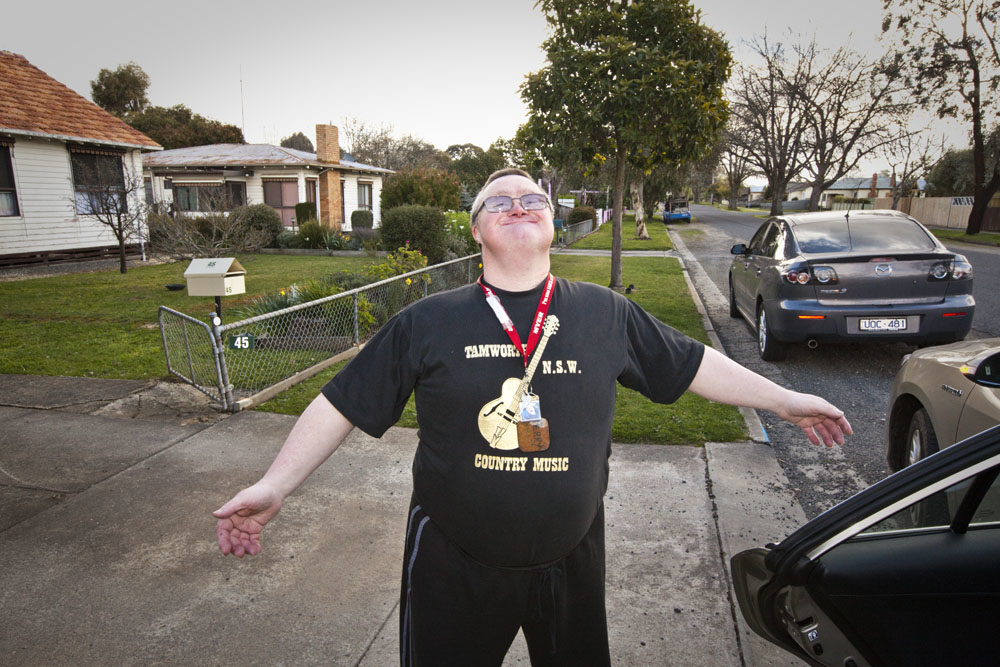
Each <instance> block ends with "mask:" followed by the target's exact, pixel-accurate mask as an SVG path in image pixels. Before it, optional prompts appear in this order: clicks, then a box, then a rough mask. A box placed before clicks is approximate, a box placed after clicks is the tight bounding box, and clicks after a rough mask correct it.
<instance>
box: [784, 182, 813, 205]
mask: <svg viewBox="0 0 1000 667" xmlns="http://www.w3.org/2000/svg"><path fill="white" fill-rule="evenodd" d="M811 196H812V185H811V184H810V183H789V184H788V187H786V188H785V201H809V197H811Z"/></svg>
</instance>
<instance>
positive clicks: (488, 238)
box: [472, 175, 555, 253]
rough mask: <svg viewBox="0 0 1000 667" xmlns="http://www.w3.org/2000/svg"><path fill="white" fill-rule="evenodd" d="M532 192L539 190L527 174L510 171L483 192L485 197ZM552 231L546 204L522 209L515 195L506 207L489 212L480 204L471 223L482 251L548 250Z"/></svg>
mask: <svg viewBox="0 0 1000 667" xmlns="http://www.w3.org/2000/svg"><path fill="white" fill-rule="evenodd" d="M534 193H542V191H541V189H540V188H539V187H538V186H537V185H535V184H534V183H533V182H531V181H530V180H528V179H527V178H525V177H523V176H517V175H511V176H504V177H503V178H498V179H497V180H495V181H493V182H492V183H490V184H489V185H488V186H487V188H486V193H485V194H486V196H487V197H493V196H495V195H507V196H508V197H515V198H516V197H520V196H521V195H526V194H534ZM543 194H544V193H543ZM554 232H555V230H554V228H553V226H552V209H551V208H550V207H548V206H546V207H545V208H542V209H538V210H535V211H526V210H524V207H523V206H521V202H520V201H519V200H517V199H515V201H514V205H513V207H512V208H511V209H510V210H509V211H502V212H499V213H491V212H489V211H487V210H486V209H485V208H483V209H482V210H481V211H480V212H479V215H478V216H477V217H476V224H475V225H473V227H472V235H473V237H475V239H476V241H477V242H479V243H481V244H482V245H483V249H484V250H485V251H489V252H492V253H498V252H503V251H504V250H510V251H520V252H524V251H529V250H544V251H546V252H548V249H549V247H550V246H551V245H552V236H553V234H554Z"/></svg>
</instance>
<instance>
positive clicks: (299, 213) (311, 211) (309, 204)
mask: <svg viewBox="0 0 1000 667" xmlns="http://www.w3.org/2000/svg"><path fill="white" fill-rule="evenodd" d="M318 217H319V216H317V215H316V202H314V201H303V202H299V203H298V204H296V205H295V221H296V222H297V223H299V224H300V225H301V224H302V223H303V222H305V221H306V220H316V219H318Z"/></svg>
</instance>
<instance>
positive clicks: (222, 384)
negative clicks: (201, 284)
mask: <svg viewBox="0 0 1000 667" xmlns="http://www.w3.org/2000/svg"><path fill="white" fill-rule="evenodd" d="M212 338H213V341H212V345H213V347H215V350H214V352H215V359H216V364H215V368H216V371H217V372H218V376H219V394H220V395H221V397H222V407H223V408H225V409H226V410H228V411H229V412H234V409H233V408H235V407H236V403H235V402H234V401H233V385H231V384H229V370H228V369H227V368H226V346H225V343H223V342H222V319H220V318H219V316H218V315H213V316H212Z"/></svg>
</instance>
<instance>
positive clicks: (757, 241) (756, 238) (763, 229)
mask: <svg viewBox="0 0 1000 667" xmlns="http://www.w3.org/2000/svg"><path fill="white" fill-rule="evenodd" d="M769 228H770V225H769V224H768V223H766V222H765V223H764V224H763V225H761V226H760V228H759V229H757V233H756V234H754V235H753V238H752V239H750V243H749V244H748V246H747V247H749V248H750V253H751V254H754V255H759V254H760V248H761V247H762V245H763V242H764V235H765V234H766V233H767V230H768V229H769Z"/></svg>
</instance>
